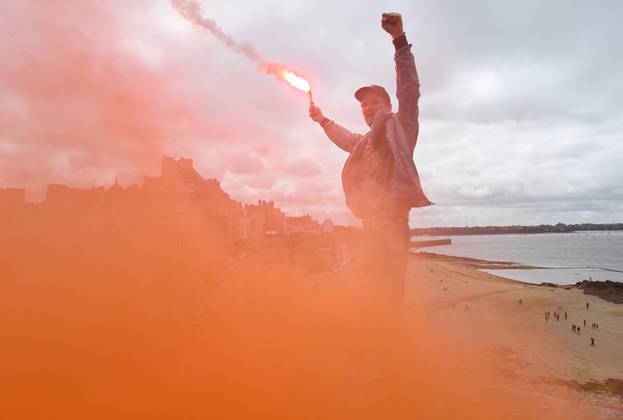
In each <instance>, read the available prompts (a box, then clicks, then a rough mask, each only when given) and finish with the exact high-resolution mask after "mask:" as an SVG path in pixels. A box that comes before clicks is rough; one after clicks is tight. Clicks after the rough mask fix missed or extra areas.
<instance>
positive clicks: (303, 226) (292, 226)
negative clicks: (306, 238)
mask: <svg viewBox="0 0 623 420" xmlns="http://www.w3.org/2000/svg"><path fill="white" fill-rule="evenodd" d="M320 233H322V229H321V227H320V223H318V222H317V221H315V220H313V219H312V218H311V216H310V215H308V214H306V215H304V216H293V217H286V234H287V235H298V234H310V235H319V234H320Z"/></svg>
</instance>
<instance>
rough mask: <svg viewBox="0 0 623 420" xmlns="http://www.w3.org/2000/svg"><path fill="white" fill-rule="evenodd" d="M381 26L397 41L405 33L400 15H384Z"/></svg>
mask: <svg viewBox="0 0 623 420" xmlns="http://www.w3.org/2000/svg"><path fill="white" fill-rule="evenodd" d="M381 26H382V27H383V29H384V30H385V32H387V33H388V34H390V35H391V36H392V38H393V39H396V38H397V37H399V36H400V35H402V34H403V33H404V31H403V29H402V16H400V13H383V17H382V18H381Z"/></svg>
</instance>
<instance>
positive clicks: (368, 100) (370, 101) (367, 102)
mask: <svg viewBox="0 0 623 420" xmlns="http://www.w3.org/2000/svg"><path fill="white" fill-rule="evenodd" d="M379 109H383V110H385V111H388V112H389V111H391V110H392V106H391V105H390V104H388V103H387V102H385V99H384V98H383V97H382V96H380V95H375V94H373V93H370V94H368V95H366V96H364V98H363V99H362V100H361V112H362V114H363V119H364V120H366V124H368V127H372V121H373V120H374V115H375V114H376V111H378V110H379Z"/></svg>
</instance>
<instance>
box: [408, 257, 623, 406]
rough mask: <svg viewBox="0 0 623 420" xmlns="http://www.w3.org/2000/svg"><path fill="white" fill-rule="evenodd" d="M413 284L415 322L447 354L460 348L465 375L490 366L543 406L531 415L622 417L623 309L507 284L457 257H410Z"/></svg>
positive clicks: (575, 294)
mask: <svg viewBox="0 0 623 420" xmlns="http://www.w3.org/2000/svg"><path fill="white" fill-rule="evenodd" d="M408 284H409V291H408V296H409V297H408V300H409V301H410V302H412V305H413V306H412V309H413V310H414V311H416V312H417V311H418V309H416V308H420V310H421V311H422V313H421V314H420V315H421V318H420V317H416V318H415V319H419V320H422V319H426V320H427V322H430V325H431V326H432V331H433V332H434V334H435V336H436V337H438V338H440V340H442V341H443V342H444V343H445V344H446V345H447V346H448V348H455V349H461V351H456V352H455V356H456V357H459V358H462V360H461V363H460V364H461V365H462V366H465V367H466V368H467V369H466V370H469V366H470V365H472V364H474V361H475V360H479V361H480V362H484V363H482V364H481V363H476V365H477V366H483V365H484V366H488V367H490V368H491V370H492V371H493V372H494V373H493V376H494V377H495V380H494V381H493V385H492V386H494V387H496V388H498V389H505V390H506V392H508V393H509V394H510V395H512V396H513V397H512V398H513V399H517V398H518V397H521V396H522V395H523V396H524V397H527V398H529V399H533V400H534V401H535V402H538V404H540V407H538V408H537V407H535V411H534V412H533V413H532V415H533V416H534V417H539V418H541V417H543V418H545V417H548V414H547V413H551V414H553V415H554V416H556V415H563V414H565V411H566V410H568V409H569V407H573V409H571V410H570V411H569V413H568V414H570V415H571V414H572V415H574V416H578V417H579V418H620V416H622V415H623V405H622V402H623V400H622V399H621V398H622V397H623V381H621V378H623V358H622V357H621V356H620V355H621V354H622V353H621V352H622V350H623V306H622V305H617V304H614V303H611V302H607V301H605V300H603V299H601V298H599V297H596V296H589V295H585V294H584V293H583V291H582V290H580V289H572V288H567V289H565V288H560V287H546V286H537V285H531V284H525V283H521V282H517V281H513V280H508V279H504V278H501V277H497V276H494V275H490V274H487V273H485V272H481V271H479V270H477V269H476V268H473V267H470V266H469V264H465V263H461V262H456V261H452V258H449V259H448V260H447V261H444V260H439V259H434V258H430V257H426V256H413V258H412V262H411V265H410V271H409V280H408ZM520 300H521V303H520ZM587 302H588V304H589V307H588V308H587V307H586V303H587ZM547 311H549V312H550V314H552V316H550V317H549V319H548V320H546V319H545V312H547ZM554 312H558V313H560V314H561V315H560V318H559V319H556V318H555V317H554V316H553V314H554ZM565 313H566V314H567V317H566V319H565V315H564V314H565ZM584 321H586V327H584ZM593 323H598V325H599V328H598V329H597V328H592V324H593ZM573 324H575V325H577V326H579V327H580V332H579V333H576V332H574V331H573V329H572V326H573ZM591 338H594V342H595V345H594V346H591Z"/></svg>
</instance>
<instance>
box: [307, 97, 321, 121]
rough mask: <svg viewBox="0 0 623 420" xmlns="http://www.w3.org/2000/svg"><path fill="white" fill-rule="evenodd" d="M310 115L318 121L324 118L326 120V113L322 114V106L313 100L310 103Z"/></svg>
mask: <svg viewBox="0 0 623 420" xmlns="http://www.w3.org/2000/svg"><path fill="white" fill-rule="evenodd" d="M309 117H310V118H311V119H312V120H314V121H316V122H317V123H320V122H322V120H324V115H322V111H320V108H318V107H317V106H316V105H315V104H314V103H313V102H311V103H310V104H309Z"/></svg>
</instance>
